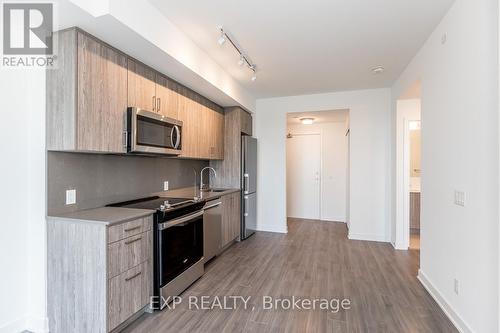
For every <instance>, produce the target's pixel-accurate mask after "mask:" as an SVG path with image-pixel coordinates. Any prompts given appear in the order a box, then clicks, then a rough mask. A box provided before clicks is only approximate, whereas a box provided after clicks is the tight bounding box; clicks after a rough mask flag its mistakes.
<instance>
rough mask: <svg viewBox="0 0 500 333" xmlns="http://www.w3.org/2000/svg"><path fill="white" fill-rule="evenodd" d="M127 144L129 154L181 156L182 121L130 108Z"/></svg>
mask: <svg viewBox="0 0 500 333" xmlns="http://www.w3.org/2000/svg"><path fill="white" fill-rule="evenodd" d="M126 142H127V152H129V153H139V154H141V153H142V154H163V155H180V154H181V153H182V121H179V120H176V119H172V118H168V117H165V116H162V115H161V114H158V113H154V112H151V111H146V110H143V109H139V108H136V107H129V108H128V109H127V133H126Z"/></svg>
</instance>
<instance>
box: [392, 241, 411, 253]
mask: <svg viewBox="0 0 500 333" xmlns="http://www.w3.org/2000/svg"><path fill="white" fill-rule="evenodd" d="M391 244H392V246H393V247H394V249H396V250H403V251H407V250H408V248H409V247H408V246H405V245H403V244H401V243H399V242H396V243H393V242H391Z"/></svg>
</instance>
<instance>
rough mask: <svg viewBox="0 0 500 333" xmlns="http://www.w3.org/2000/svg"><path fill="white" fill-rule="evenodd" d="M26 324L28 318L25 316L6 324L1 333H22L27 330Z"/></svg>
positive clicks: (0, 328)
mask: <svg viewBox="0 0 500 333" xmlns="http://www.w3.org/2000/svg"><path fill="white" fill-rule="evenodd" d="M26 322H27V318H26V316H24V317H21V318H19V319H16V320H14V321H11V322H10V323H6V324H5V325H4V326H2V327H0V333H12V332H22V331H24V330H26V328H27V325H26Z"/></svg>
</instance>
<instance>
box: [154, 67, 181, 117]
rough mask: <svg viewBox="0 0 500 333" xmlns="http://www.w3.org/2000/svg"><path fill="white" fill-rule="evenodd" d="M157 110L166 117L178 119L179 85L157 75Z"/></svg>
mask: <svg viewBox="0 0 500 333" xmlns="http://www.w3.org/2000/svg"><path fill="white" fill-rule="evenodd" d="M156 98H157V104H156V108H157V111H158V112H159V113H161V114H162V115H164V116H165V117H169V118H173V119H178V117H179V114H178V111H179V85H178V84H177V83H176V82H175V81H173V80H170V79H168V78H167V77H165V76H163V75H161V74H158V73H157V74H156Z"/></svg>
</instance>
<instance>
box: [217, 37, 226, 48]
mask: <svg viewBox="0 0 500 333" xmlns="http://www.w3.org/2000/svg"><path fill="white" fill-rule="evenodd" d="M225 42H226V36H224V34H221V35H220V37H219V39H218V40H217V43H219V45H220V46H222V45H223V44H224V43H225Z"/></svg>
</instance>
